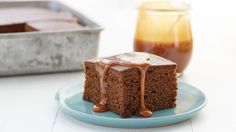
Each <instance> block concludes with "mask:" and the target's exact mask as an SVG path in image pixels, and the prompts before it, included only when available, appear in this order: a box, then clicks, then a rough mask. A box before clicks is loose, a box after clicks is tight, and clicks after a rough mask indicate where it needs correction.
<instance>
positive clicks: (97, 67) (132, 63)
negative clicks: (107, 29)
mask: <svg viewBox="0 0 236 132" xmlns="http://www.w3.org/2000/svg"><path fill="white" fill-rule="evenodd" d="M114 67H116V68H114ZM117 67H120V68H118V69H117ZM121 67H123V69H122V68H121ZM85 68H86V69H85V74H86V81H85V91H84V99H85V100H89V101H92V102H94V103H95V105H94V106H93V110H94V111H95V112H105V111H108V110H109V109H111V110H112V111H114V112H116V113H118V114H120V115H121V116H122V117H128V116H131V115H133V114H137V115H141V116H143V117H151V116H152V111H154V110H158V109H164V108H171V107H175V100H176V99H175V97H176V95H177V91H176V90H177V83H176V64H175V63H173V62H171V61H168V60H166V59H164V58H161V57H158V56H155V55H151V54H147V53H141V52H132V53H124V54H119V55H116V56H111V57H107V58H101V59H95V60H88V61H86V62H85ZM153 68H154V69H153ZM114 69H115V76H114V73H112V70H114ZM134 69H137V70H138V71H137V70H136V74H133V75H131V76H134V77H133V78H132V79H129V77H127V76H130V75H128V74H127V71H130V72H131V73H132V72H133V71H132V70H134ZM150 69H151V71H150ZM158 69H159V70H160V75H163V76H165V75H166V76H169V77H163V80H162V78H160V77H162V76H156V79H159V80H157V82H155V80H151V82H150V80H148V79H155V76H153V75H155V74H156V73H157V74H158ZM153 70H154V71H153ZM168 70H169V71H168ZM163 71H164V72H165V73H163ZM91 72H93V74H91ZM137 72H138V74H137ZM151 72H155V74H153V73H151ZM94 73H95V74H94ZM96 73H97V74H96ZM112 74H113V75H112ZM139 74H140V75H139ZM167 74H169V75H167ZM136 75H138V76H140V79H139V80H137V79H136V77H137V76H136ZM122 77H123V78H122ZM97 79H98V80H99V81H96V80H97ZM166 80H167V81H166ZM153 81H154V82H153ZM161 81H162V83H159V82H161ZM168 81H169V82H168ZM127 82H131V83H132V82H135V83H136V84H134V83H133V84H130V83H127ZM118 83H120V84H118ZM125 83H126V84H125ZM146 83H152V84H151V85H152V86H151V85H150V84H146ZM158 83H159V85H163V86H158V87H153V86H154V85H156V86H157V85H158ZM165 83H169V84H165ZM137 84H139V85H137ZM95 85H99V86H98V87H97V86H95ZM120 85H121V86H120ZM95 87H96V88H95ZM134 87H135V88H134ZM97 88H99V89H97ZM146 88H147V89H146ZM137 89H139V91H136V94H137V95H139V98H136V100H135V101H134V102H136V101H137V100H138V101H139V103H138V105H139V106H138V107H136V108H134V109H133V110H131V109H130V108H129V107H132V106H130V105H134V104H132V102H131V101H132V99H131V100H129V99H126V98H132V97H130V96H132V95H128V96H126V94H127V93H129V92H130V91H132V90H133V91H135V90H137ZM151 89H152V91H154V92H153V93H149V92H147V90H151ZM158 90H159V91H158ZM114 91H116V92H114ZM109 92H110V93H109ZM146 92H147V93H148V94H150V95H148V94H147V93H146ZM168 92H169V93H168ZM99 93H100V95H99V96H97V95H94V94H99ZM111 93H113V95H110V94H111ZM158 94H159V95H161V96H163V97H161V98H158V97H155V95H157V96H158ZM162 94H163V95H162ZM164 94H166V95H164ZM116 96H117V97H116ZM125 96H126V97H125ZM134 96H136V95H134ZM148 96H149V97H150V98H151V101H148V99H147V98H148ZM153 98H154V99H153ZM160 99H162V100H160ZM155 100H156V101H157V102H160V104H156V102H155ZM118 101H120V102H118ZM153 101H154V102H153ZM145 102H147V106H146V103H145ZM112 103H113V104H112ZM161 103H162V104H161ZM127 104H128V105H127ZM135 106H137V104H135ZM118 109H121V110H118Z"/></svg>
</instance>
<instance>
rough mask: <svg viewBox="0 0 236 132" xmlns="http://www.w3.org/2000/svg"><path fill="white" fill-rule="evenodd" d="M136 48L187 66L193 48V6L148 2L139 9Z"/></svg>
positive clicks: (182, 66) (166, 2)
mask: <svg viewBox="0 0 236 132" xmlns="http://www.w3.org/2000/svg"><path fill="white" fill-rule="evenodd" d="M138 11H139V14H138V20H137V26H136V34H135V41H134V50H135V51H140V52H149V53H152V54H156V55H159V56H162V57H164V58H166V59H169V60H171V61H173V62H175V63H176V64H177V73H182V72H183V71H184V69H185V68H186V67H187V65H188V63H189V61H190V59H191V55H192V48H193V41H192V31H191V24H190V19H189V5H188V4H186V3H183V2H170V1H152V2H144V3H142V4H141V6H140V7H139V8H138Z"/></svg>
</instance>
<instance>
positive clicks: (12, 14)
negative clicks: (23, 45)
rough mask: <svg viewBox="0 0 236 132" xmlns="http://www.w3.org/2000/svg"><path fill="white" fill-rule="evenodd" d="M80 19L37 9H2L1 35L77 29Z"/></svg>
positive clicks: (68, 14)
mask: <svg viewBox="0 0 236 132" xmlns="http://www.w3.org/2000/svg"><path fill="white" fill-rule="evenodd" d="M80 27H81V25H80V24H79V22H78V19H77V18H75V17H74V16H72V14H71V13H69V12H67V11H59V12H56V11H51V10H48V9H44V8H36V7H24V8H23V7H11V8H0V33H15V32H32V31H55V30H62V29H76V28H80Z"/></svg>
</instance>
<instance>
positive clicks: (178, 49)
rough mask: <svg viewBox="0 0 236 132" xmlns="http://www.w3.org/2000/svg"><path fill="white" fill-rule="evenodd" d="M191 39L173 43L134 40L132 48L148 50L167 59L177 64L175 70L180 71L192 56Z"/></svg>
mask: <svg viewBox="0 0 236 132" xmlns="http://www.w3.org/2000/svg"><path fill="white" fill-rule="evenodd" d="M192 46H193V45H192V41H183V42H178V43H177V44H175V43H161V42H156V43H150V42H145V41H140V40H137V39H136V40H135V42H134V50H135V51H140V52H141V51H142V52H148V53H152V54H156V55H159V56H161V57H163V58H166V59H169V60H171V61H173V62H175V63H176V64H177V67H178V68H177V72H178V73H182V72H183V71H184V69H185V68H186V67H187V65H188V63H189V61H190V59H191V56H192Z"/></svg>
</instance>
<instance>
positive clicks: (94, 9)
mask: <svg viewBox="0 0 236 132" xmlns="http://www.w3.org/2000/svg"><path fill="white" fill-rule="evenodd" d="M61 1H63V3H65V4H67V5H69V6H71V7H73V8H74V9H76V10H78V11H81V12H83V13H84V14H86V15H88V16H89V17H90V18H92V19H93V20H95V21H97V22H98V23H100V24H101V25H102V26H104V27H105V30H104V31H103V33H102V35H101V40H100V48H99V56H106V55H111V54H115V53H120V52H126V51H132V44H133V38H134V35H133V34H134V28H135V23H136V6H137V3H138V2H139V1H140V0H139V1H138V0H61ZM191 4H192V17H191V20H192V27H193V38H194V53H193V57H192V60H191V63H190V65H189V67H188V68H187V70H186V71H185V73H184V76H183V77H182V78H181V79H182V80H183V81H185V82H187V83H189V84H192V85H194V86H196V87H198V88H199V89H201V90H202V91H204V92H205V93H206V95H207V97H208V105H207V106H206V107H205V108H204V109H203V110H202V111H201V112H200V114H198V115H197V116H196V117H194V118H193V119H191V120H188V121H185V122H183V123H179V124H176V125H172V126H166V127H160V128H149V129H118V128H107V127H100V126H95V125H90V124H86V123H83V122H81V121H78V120H75V119H73V118H71V117H69V116H67V115H65V114H63V113H62V112H61V111H60V109H58V107H57V106H56V104H55V101H54V94H55V93H56V91H57V90H59V89H60V88H63V87H70V86H73V85H74V84H76V83H78V82H81V81H83V74H82V73H78V72H77V73H60V74H49V75H33V76H18V77H5V78H0V132H15V131H20V132H21V131H22V132H37V131H38V132H50V131H51V132H80V131H83V132H84V131H98V132H99V131H135V132H137V131H146V132H148V131H164V132H167V131H168V132H169V131H175V132H176V131H177V132H192V131H194V132H210V131H219V132H221V131H226V132H232V131H235V130H236V121H235V119H236V113H235V112H236V103H235V101H236V94H235V92H236V90H235V89H236V85H235V83H236V77H235V75H236V70H235V68H236V25H235V24H236V3H235V2H234V1H233V0H232V1H230V0H193V1H192V2H191Z"/></svg>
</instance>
